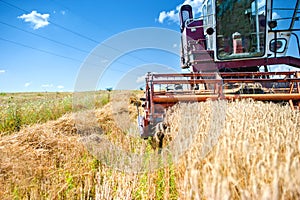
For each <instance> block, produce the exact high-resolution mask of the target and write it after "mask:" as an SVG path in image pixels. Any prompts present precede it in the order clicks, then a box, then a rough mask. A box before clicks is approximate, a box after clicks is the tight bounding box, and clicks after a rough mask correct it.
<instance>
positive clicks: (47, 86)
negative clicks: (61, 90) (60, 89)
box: [42, 84, 53, 88]
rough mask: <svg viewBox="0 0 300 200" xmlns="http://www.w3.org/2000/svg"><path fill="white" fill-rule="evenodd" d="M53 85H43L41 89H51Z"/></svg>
mask: <svg viewBox="0 0 300 200" xmlns="http://www.w3.org/2000/svg"><path fill="white" fill-rule="evenodd" d="M52 87H53V84H43V85H42V88H52Z"/></svg>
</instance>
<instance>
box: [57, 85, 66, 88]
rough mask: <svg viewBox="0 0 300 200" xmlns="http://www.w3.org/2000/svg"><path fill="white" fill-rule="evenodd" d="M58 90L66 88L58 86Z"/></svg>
mask: <svg viewBox="0 0 300 200" xmlns="http://www.w3.org/2000/svg"><path fill="white" fill-rule="evenodd" d="M57 88H58V89H64V88H65V87H64V86H63V85H59V86H57Z"/></svg>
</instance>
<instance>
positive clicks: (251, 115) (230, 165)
mask: <svg viewBox="0 0 300 200" xmlns="http://www.w3.org/2000/svg"><path fill="white" fill-rule="evenodd" d="M167 118H168V122H167V123H169V124H170V131H169V132H168V134H167V135H166V138H165V140H166V141H165V143H166V144H165V145H169V146H172V145H173V146H175V147H177V148H175V149H180V148H178V145H180V144H182V143H176V142H178V141H180V140H181V141H184V140H187V138H188V137H191V135H193V136H192V141H189V142H190V143H188V144H189V146H188V148H187V149H186V152H185V154H184V155H183V156H182V157H180V158H179V160H178V161H177V163H176V166H177V171H178V173H177V183H178V184H177V186H178V190H179V194H180V196H181V199H299V198H300V140H299V139H300V138H299V137H300V135H299V130H300V113H299V112H293V111H292V110H291V109H290V108H289V107H288V106H280V105H276V104H272V103H262V102H253V101H249V100H244V101H235V102H231V103H227V102H222V101H219V102H210V101H208V102H205V103H192V104H179V105H177V106H176V107H174V108H173V109H172V110H170V112H169V114H168V117H167ZM178 138H179V139H178ZM173 149H174V148H173ZM173 153H174V152H173ZM174 155H178V153H174Z"/></svg>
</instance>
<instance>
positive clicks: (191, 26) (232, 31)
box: [180, 0, 299, 72]
mask: <svg viewBox="0 0 300 200" xmlns="http://www.w3.org/2000/svg"><path fill="white" fill-rule="evenodd" d="M296 2H297V3H296V6H295V8H294V10H292V9H291V10H292V11H294V12H291V14H292V15H293V16H288V17H289V18H290V19H292V20H291V22H290V23H291V25H290V26H289V28H288V29H284V30H279V29H278V27H277V20H276V19H275V20H274V19H273V16H274V12H273V8H272V4H273V0H204V2H203V4H202V8H201V16H200V18H194V17H193V13H192V8H191V7H190V6H189V5H183V6H182V7H181V10H180V23H181V24H180V27H181V33H182V36H181V42H182V47H181V64H182V68H183V69H185V68H186V69H189V70H190V71H191V72H205V71H215V70H221V71H222V68H227V67H228V66H229V64H228V62H229V61H230V62H232V61H248V60H252V59H263V58H270V57H281V56H285V55H286V52H287V47H288V44H289V41H290V36H291V33H292V28H293V25H294V22H295V20H296V19H298V17H297V16H296V15H297V13H299V12H297V11H298V9H297V8H298V6H299V0H296ZM222 63H224V64H222ZM226 63H227V64H226ZM240 63H241V64H240V68H239V69H238V67H237V66H234V67H232V68H234V69H235V70H237V71H257V70H258V67H257V66H249V65H246V64H245V65H243V63H242V62H240ZM225 66H226V67H225ZM229 67H230V66H229Z"/></svg>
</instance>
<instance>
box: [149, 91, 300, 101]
mask: <svg viewBox="0 0 300 200" xmlns="http://www.w3.org/2000/svg"><path fill="white" fill-rule="evenodd" d="M208 99H211V100H217V99H226V100H234V99H254V100H258V101H289V100H296V101H300V94H298V93H294V94H228V95H227V94H226V95H223V96H219V95H218V94H213V95H156V96H154V97H153V102H154V103H178V102H200V101H206V100H208Z"/></svg>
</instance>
